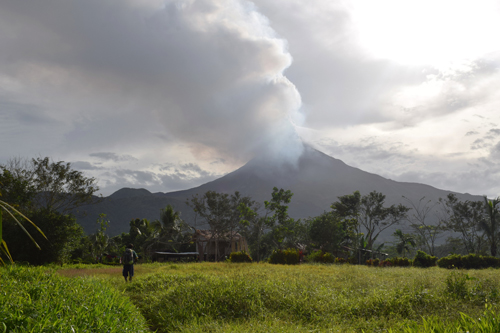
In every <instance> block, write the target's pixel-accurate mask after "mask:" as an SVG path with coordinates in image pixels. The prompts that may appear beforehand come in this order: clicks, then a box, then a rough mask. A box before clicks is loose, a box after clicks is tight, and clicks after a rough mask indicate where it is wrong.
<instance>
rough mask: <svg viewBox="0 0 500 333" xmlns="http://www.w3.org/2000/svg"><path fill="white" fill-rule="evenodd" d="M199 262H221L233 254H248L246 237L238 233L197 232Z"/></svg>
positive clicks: (194, 239)
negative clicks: (239, 252) (242, 252)
mask: <svg viewBox="0 0 500 333" xmlns="http://www.w3.org/2000/svg"><path fill="white" fill-rule="evenodd" d="M193 242H195V244H196V252H198V254H199V261H204V260H205V261H220V260H224V259H225V258H226V257H228V256H229V255H230V254H231V252H238V251H245V252H248V244H247V241H246V239H245V237H243V236H241V235H240V234H239V233H237V232H234V231H233V232H226V233H223V234H215V233H213V232H212V231H210V230H196V231H195V233H194V235H193Z"/></svg>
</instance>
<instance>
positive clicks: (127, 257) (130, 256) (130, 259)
mask: <svg viewBox="0 0 500 333" xmlns="http://www.w3.org/2000/svg"><path fill="white" fill-rule="evenodd" d="M123 263H124V264H125V265H133V264H134V252H133V250H132V249H126V250H125V253H124V254H123Z"/></svg>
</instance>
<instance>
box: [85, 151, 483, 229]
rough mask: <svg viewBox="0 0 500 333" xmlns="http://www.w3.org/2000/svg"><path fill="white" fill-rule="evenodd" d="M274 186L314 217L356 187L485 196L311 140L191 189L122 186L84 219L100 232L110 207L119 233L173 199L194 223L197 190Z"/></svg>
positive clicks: (402, 193)
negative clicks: (296, 150) (350, 159)
mask: <svg viewBox="0 0 500 333" xmlns="http://www.w3.org/2000/svg"><path fill="white" fill-rule="evenodd" d="M273 187H278V188H283V189H285V190H291V192H292V193H293V194H294V195H293V197H292V201H291V203H290V205H289V214H290V216H292V217H294V218H307V217H313V216H317V215H319V214H321V213H323V212H324V211H329V210H330V205H331V204H332V203H333V202H335V201H336V200H337V198H338V197H339V196H342V195H346V194H352V193H353V192H354V191H360V193H361V194H362V195H364V194H368V193H369V192H371V191H377V192H381V193H383V194H384V195H385V196H386V201H385V203H386V205H391V204H398V203H402V204H405V205H407V206H408V204H409V203H408V200H407V199H409V200H411V201H412V202H413V203H415V204H416V203H418V201H419V200H420V199H421V198H422V197H425V199H426V201H427V200H432V201H437V200H438V199H439V198H445V197H446V196H447V195H448V194H449V193H454V194H455V195H456V196H457V197H458V198H459V199H460V200H474V201H476V200H482V198H481V197H480V196H474V195H470V194H461V193H456V192H452V191H447V190H441V189H437V188H435V187H432V186H429V185H424V184H419V183H407V182H397V181H394V180H390V179H386V178H384V177H381V176H379V175H376V174H372V173H369V172H365V171H363V170H360V169H358V168H354V167H351V166H349V165H347V164H345V163H344V162H342V161H341V160H339V159H336V158H333V157H331V156H328V155H326V154H324V153H322V152H320V151H318V150H316V149H314V148H312V147H309V146H305V147H304V152H303V154H302V155H301V156H300V158H299V159H298V160H297V162H296V163H285V162H281V163H280V162H277V161H275V160H273V159H269V158H264V157H256V158H254V159H252V160H251V161H249V162H248V163H247V164H245V165H244V166H242V167H241V168H239V169H237V170H235V171H233V172H231V173H229V174H227V175H225V176H223V177H221V178H218V179H216V180H214V181H211V182H209V183H206V184H203V185H201V186H198V187H195V188H191V189H188V190H183V191H176V192H169V193H151V192H149V191H147V190H145V189H130V188H124V189H120V190H118V191H117V192H115V193H113V194H112V195H110V196H109V197H106V198H104V199H103V200H102V202H100V203H98V204H94V205H90V206H87V207H84V209H85V210H86V211H87V212H88V214H87V216H85V217H83V218H79V219H78V221H79V223H80V224H82V225H83V226H84V229H85V231H86V232H87V233H91V232H95V228H96V223H95V221H96V220H97V218H98V216H99V213H105V214H107V218H109V220H110V221H111V223H110V225H109V228H108V231H109V232H110V234H112V235H115V234H119V233H121V232H128V230H129V221H130V220H131V219H133V218H147V219H149V220H154V219H158V218H159V212H160V209H162V208H164V207H165V206H166V205H168V204H171V205H172V206H173V207H174V208H175V209H176V210H179V211H181V213H182V218H183V219H184V220H185V221H186V222H188V223H193V221H194V213H193V211H192V209H191V208H190V207H189V206H187V205H186V201H187V200H188V199H189V198H191V197H192V196H193V195H195V194H200V195H201V194H203V193H205V192H207V191H217V192H222V193H229V194H231V193H234V192H235V191H239V192H240V193H241V194H242V195H243V196H250V197H251V198H252V199H253V200H255V201H258V202H261V203H263V202H264V200H270V199H271V193H272V191H273ZM404 197H405V198H407V199H405V198H404Z"/></svg>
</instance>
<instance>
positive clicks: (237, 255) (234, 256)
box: [229, 251, 253, 262]
mask: <svg viewBox="0 0 500 333" xmlns="http://www.w3.org/2000/svg"><path fill="white" fill-rule="evenodd" d="M229 261H230V262H252V261H253V260H252V257H250V255H249V254H248V253H246V252H245V251H240V252H232V253H231V254H230V255H229Z"/></svg>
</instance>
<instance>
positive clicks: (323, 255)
mask: <svg viewBox="0 0 500 333" xmlns="http://www.w3.org/2000/svg"><path fill="white" fill-rule="evenodd" d="M306 260H307V262H316V263H321V264H333V263H334V262H335V260H336V259H335V257H334V256H333V255H332V254H331V253H329V252H323V251H321V250H319V251H314V252H312V253H311V254H310V255H308V256H307V257H306Z"/></svg>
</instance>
